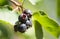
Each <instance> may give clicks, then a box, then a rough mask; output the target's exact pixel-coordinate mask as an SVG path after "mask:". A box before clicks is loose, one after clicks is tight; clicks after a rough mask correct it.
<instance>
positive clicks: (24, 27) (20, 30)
mask: <svg viewBox="0 0 60 39" xmlns="http://www.w3.org/2000/svg"><path fill="white" fill-rule="evenodd" d="M26 29H27V27H26V24H20V25H19V27H18V31H19V32H21V33H24V32H25V31H26Z"/></svg>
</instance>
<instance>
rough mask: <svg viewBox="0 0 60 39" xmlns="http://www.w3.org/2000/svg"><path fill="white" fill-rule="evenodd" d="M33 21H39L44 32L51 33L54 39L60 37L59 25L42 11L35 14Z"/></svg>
mask: <svg viewBox="0 0 60 39" xmlns="http://www.w3.org/2000/svg"><path fill="white" fill-rule="evenodd" d="M33 20H37V21H38V22H39V23H40V24H41V25H42V27H43V28H44V30H46V31H47V32H48V33H50V34H51V36H53V37H54V38H58V37H59V25H58V24H57V23H56V22H55V21H54V20H52V19H51V18H49V17H48V16H47V15H42V14H41V12H40V11H39V12H35V13H34V14H33Z"/></svg>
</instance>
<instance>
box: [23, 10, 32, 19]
mask: <svg viewBox="0 0 60 39" xmlns="http://www.w3.org/2000/svg"><path fill="white" fill-rule="evenodd" d="M23 13H24V14H27V16H28V17H29V18H30V17H31V16H32V12H31V10H29V9H25V10H24V11H23Z"/></svg>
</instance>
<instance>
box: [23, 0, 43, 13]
mask: <svg viewBox="0 0 60 39" xmlns="http://www.w3.org/2000/svg"><path fill="white" fill-rule="evenodd" d="M31 1H33V2H34V1H35V0H31ZM31 1H30V0H25V1H24V4H23V7H24V8H27V9H30V10H32V12H35V11H39V10H40V7H41V6H42V5H43V0H41V1H40V0H36V1H37V2H36V3H35V5H33V4H32V3H33V2H32V3H31Z"/></svg>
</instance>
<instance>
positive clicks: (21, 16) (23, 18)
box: [18, 14, 28, 23]
mask: <svg viewBox="0 0 60 39" xmlns="http://www.w3.org/2000/svg"><path fill="white" fill-rule="evenodd" d="M27 19H28V17H27V16H26V15H24V14H21V15H20V16H19V17H18V20H19V22H22V23H26V20H27Z"/></svg>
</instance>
